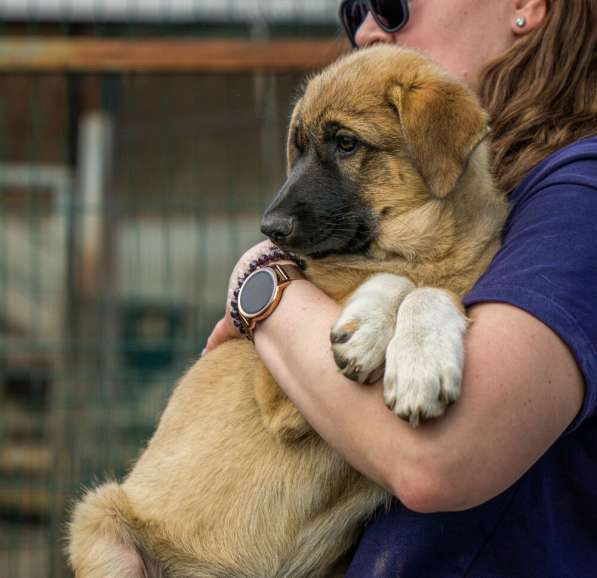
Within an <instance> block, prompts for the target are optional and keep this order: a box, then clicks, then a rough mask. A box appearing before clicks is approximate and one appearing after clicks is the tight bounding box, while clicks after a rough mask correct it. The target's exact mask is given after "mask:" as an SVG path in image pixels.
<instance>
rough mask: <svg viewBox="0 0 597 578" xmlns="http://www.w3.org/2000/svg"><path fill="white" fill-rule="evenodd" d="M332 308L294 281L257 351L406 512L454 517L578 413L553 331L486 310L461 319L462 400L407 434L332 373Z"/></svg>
mask: <svg viewBox="0 0 597 578" xmlns="http://www.w3.org/2000/svg"><path fill="white" fill-rule="evenodd" d="M339 313H340V307H339V306H338V305H337V304H336V303H335V302H333V301H331V300H330V299H329V298H327V296H325V295H324V294H323V293H322V292H321V291H320V290H319V289H317V288H316V287H315V286H314V285H312V284H311V283H309V282H307V281H295V282H293V283H291V285H290V286H289V287H288V288H287V289H286V291H285V293H284V297H283V299H282V301H281V303H280V305H279V306H278V308H277V309H276V311H275V312H274V313H273V314H272V315H271V316H270V317H269V318H268V319H267V320H266V321H264V322H263V323H261V324H260V325H259V328H258V330H257V331H256V334H255V344H256V347H257V350H258V352H259V354H260V356H261V358H262V359H263V361H264V362H265V364H266V366H267V367H268V369H269V370H270V372H271V373H272V375H273V376H274V378H275V379H276V381H277V382H278V384H280V386H281V387H282V388H283V389H284V390H285V391H286V393H287V394H288V396H289V397H290V398H291V399H292V401H293V402H294V403H295V404H296V405H297V407H298V408H299V409H300V411H301V412H302V413H303V414H304V415H305V417H306V418H307V420H308V421H309V422H310V423H311V425H312V426H313V427H314V429H315V430H316V431H318V432H319V433H320V435H321V436H322V437H323V438H324V439H325V440H326V441H327V442H328V443H329V444H330V445H331V446H332V447H334V448H336V449H337V450H338V451H339V452H340V453H341V454H342V455H343V456H344V457H345V458H346V459H347V460H348V461H349V462H350V463H351V464H352V465H353V466H354V467H355V468H356V469H358V470H359V471H361V472H362V473H363V474H365V475H366V476H368V477H370V478H372V479H374V480H375V481H377V482H378V483H379V484H381V485H383V486H385V487H386V488H388V489H389V490H390V491H391V492H392V493H393V494H394V495H396V496H397V497H398V498H399V499H400V500H401V501H402V502H403V503H404V504H405V505H406V506H407V507H409V508H411V509H413V510H416V511H420V512H432V511H447V510H461V509H466V508H470V507H473V506H475V505H478V504H480V503H482V502H485V501H486V500H488V499H490V498H492V497H494V496H495V495H497V494H498V493H500V492H501V491H503V490H504V489H506V488H507V487H508V486H509V485H511V484H512V483H513V482H514V481H516V480H517V479H518V478H519V477H520V476H521V475H522V474H524V472H525V471H526V470H527V469H528V468H529V467H530V466H531V465H532V464H533V463H534V462H535V461H536V460H537V459H538V458H539V457H540V456H541V455H542V454H543V453H544V452H545V451H546V450H547V448H548V447H549V446H550V445H551V444H552V443H553V442H554V441H555V440H556V439H557V438H558V436H559V435H560V434H561V433H562V432H563V431H564V429H565V428H566V427H567V426H568V425H569V424H570V422H571V421H572V420H573V419H574V417H575V415H576V414H577V413H578V411H579V409H580V407H581V404H582V399H583V391H584V387H583V379H582V376H581V374H580V372H579V370H578V368H577V365H576V362H575V360H574V358H573V356H572V354H571V353H570V352H569V350H568V349H567V347H566V346H565V345H564V344H563V342H562V341H561V340H560V339H559V338H558V337H557V335H556V334H555V333H554V332H553V331H552V330H551V329H549V328H548V327H547V326H545V325H544V324H542V323H541V322H540V321H538V320H537V319H535V318H534V317H532V316H531V315H528V314H527V313H525V312H524V311H522V310H520V309H518V308H516V307H512V306H510V305H506V304H500V303H484V304H479V305H475V306H473V307H471V308H470V310H469V312H468V314H469V317H471V318H472V320H473V323H472V324H471V326H470V328H469V330H468V334H467V337H466V344H465V371H464V380H463V388H462V396H461V398H460V400H459V401H458V402H457V403H456V404H455V405H454V406H453V407H452V408H450V409H449V410H448V412H447V413H446V415H445V416H444V417H441V418H439V419H437V420H433V421H430V422H428V423H425V424H423V425H421V426H420V427H419V428H418V429H412V428H411V427H410V426H409V425H408V424H407V423H405V422H403V421H401V420H400V419H398V418H397V417H396V416H394V415H393V414H392V413H391V412H390V411H389V410H388V409H387V408H386V407H385V405H384V402H383V392H382V387H381V385H380V384H377V385H374V386H363V385H359V384H357V383H354V382H352V381H349V380H347V379H346V378H344V377H343V376H342V375H341V374H339V373H338V371H337V368H336V365H335V363H334V360H333V357H332V355H331V351H330V343H329V332H330V327H331V326H332V324H333V323H334V322H335V320H336V319H337V317H338V315H339Z"/></svg>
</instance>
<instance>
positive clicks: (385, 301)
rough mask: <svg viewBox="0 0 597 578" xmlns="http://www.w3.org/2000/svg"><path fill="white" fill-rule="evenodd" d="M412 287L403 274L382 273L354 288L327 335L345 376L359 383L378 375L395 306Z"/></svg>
mask: <svg viewBox="0 0 597 578" xmlns="http://www.w3.org/2000/svg"><path fill="white" fill-rule="evenodd" d="M413 288H414V285H413V284H412V283H411V281H409V280H408V279H406V278H405V277H398V276H396V275H390V274H386V273H384V274H379V275H375V276H373V277H371V279H369V280H368V281H367V282H366V283H364V284H363V285H361V287H359V289H357V291H356V292H355V293H354V295H353V296H352V298H351V299H350V301H349V302H348V303H347V305H346V307H345V308H344V309H343V311H342V314H341V315H340V318H339V319H338V321H337V322H336V323H335V325H334V327H333V328H332V332H331V335H330V341H331V342H332V352H333V354H334V359H335V361H336V365H337V366H338V368H339V369H340V371H341V373H342V374H343V375H344V376H346V377H348V378H349V379H353V380H355V381H358V382H359V383H373V382H375V381H377V380H378V379H380V378H381V376H382V375H383V371H384V361H385V355H386V347H387V345H388V342H389V341H390V339H391V338H392V335H393V334H394V330H395V326H396V313H397V311H398V306H399V305H400V303H401V302H402V300H403V299H404V297H405V296H406V295H407V294H408V292H409V291H411V290H412V289H413Z"/></svg>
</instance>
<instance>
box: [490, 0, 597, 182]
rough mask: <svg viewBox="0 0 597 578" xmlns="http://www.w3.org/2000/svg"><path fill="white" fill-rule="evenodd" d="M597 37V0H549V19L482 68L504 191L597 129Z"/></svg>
mask: <svg viewBox="0 0 597 578" xmlns="http://www.w3.org/2000/svg"><path fill="white" fill-rule="evenodd" d="M596 38H597V2H596V0H572V1H570V0H547V15H546V20H545V22H544V24H543V26H541V27H540V28H538V29H536V30H534V31H533V32H530V33H529V34H527V35H525V36H524V37H522V38H521V39H520V40H519V41H518V42H516V43H515V44H514V46H512V47H511V48H510V50H508V51H507V52H506V53H505V54H503V55H502V56H501V57H499V58H498V59H496V60H494V61H492V62H491V63H489V64H488V66H487V67H486V68H485V70H484V71H483V74H482V78H481V90H480V96H481V102H482V103H483V105H484V106H485V107H486V109H487V110H488V111H489V113H490V115H491V128H492V149H493V159H492V166H493V170H494V173H495V175H496V177H497V180H498V183H499V184H500V185H501V187H502V188H503V189H504V190H505V191H511V190H512V189H513V188H514V187H515V186H516V185H517V184H518V183H519V182H520V180H521V179H522V178H523V177H524V175H525V174H526V173H527V172H528V171H529V170H530V169H531V168H532V167H533V166H535V165H536V164H537V163H538V162H540V161H541V160H542V159H544V158H545V157H546V156H548V155H549V154H550V153H552V152H554V151H555V150H557V149H558V148H560V147H562V146H564V145H567V144H569V143H572V142H574V141H576V140H578V139H581V138H583V137H588V136H590V135H596V134H597V59H596V51H597V41H596Z"/></svg>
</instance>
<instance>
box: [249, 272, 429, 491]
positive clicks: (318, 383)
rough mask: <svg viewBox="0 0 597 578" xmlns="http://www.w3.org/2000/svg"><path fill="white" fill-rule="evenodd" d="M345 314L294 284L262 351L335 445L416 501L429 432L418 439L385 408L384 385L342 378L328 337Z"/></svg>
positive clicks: (260, 337)
mask: <svg viewBox="0 0 597 578" xmlns="http://www.w3.org/2000/svg"><path fill="white" fill-rule="evenodd" d="M295 297H296V298H295ZM339 313H340V306H339V305H337V304H336V303H335V302H333V301H332V300H330V299H329V298H328V297H327V296H326V295H325V294H323V293H322V292H321V291H320V290H319V289H317V288H316V287H315V286H313V285H312V284H310V283H308V282H294V283H292V284H291V285H290V286H289V288H288V289H287V290H286V294H285V296H284V298H283V299H282V301H281V303H280V305H279V306H278V309H277V310H276V312H275V313H274V314H273V315H272V316H271V317H270V318H269V319H267V320H266V321H265V322H264V323H262V324H261V326H260V327H259V329H258V331H257V332H256V336H255V344H256V347H257V350H258V352H259V354H260V356H261V357H262V359H263V360H264V362H265V364H266V366H267V367H268V369H269V370H270V372H271V373H272V375H273V376H274V378H275V379H276V381H277V382H278V383H279V384H280V385H281V387H282V388H283V389H284V390H285V391H286V393H287V394H288V396H289V397H290V399H292V401H293V402H294V403H295V404H296V405H297V407H298V408H299V410H300V411H301V413H303V415H304V416H305V417H306V419H307V420H308V421H309V423H310V424H311V425H312V426H313V428H314V429H315V430H316V431H317V432H318V433H319V434H320V435H321V436H322V437H323V438H324V439H325V440H326V441H327V442H328V443H329V444H330V445H331V446H332V447H334V448H335V449H336V450H337V451H339V452H340V453H341V454H342V455H343V456H344V457H345V458H346V459H347V461H349V462H350V463H351V464H352V465H353V466H354V467H355V468H356V469H358V470H359V471H361V472H362V473H364V474H365V475H367V476H368V477H369V478H371V479H373V480H375V481H376V482H378V483H379V484H380V485H382V486H385V487H386V488H388V489H390V490H391V491H393V492H395V493H398V494H399V497H400V498H402V499H403V500H407V501H408V500H411V496H410V489H409V488H410V485H411V484H413V481H414V480H417V472H416V471H413V469H409V468H414V466H415V465H416V462H417V456H416V451H417V450H416V444H414V443H413V442H414V441H415V438H422V437H425V434H424V433H423V429H424V428H420V429H419V430H417V432H416V433H415V432H414V431H413V430H412V428H411V427H410V426H409V425H408V424H407V423H406V422H403V421H402V420H400V419H399V418H397V417H396V416H395V415H394V414H392V413H391V412H390V411H389V410H388V409H387V408H386V407H385V405H384V402H383V392H382V388H381V385H380V384H375V385H360V384H358V383H355V382H353V381H350V380H348V379H346V378H345V377H344V376H343V375H341V374H340V373H339V372H338V370H337V367H336V365H335V362H334V359H333V356H332V353H331V349H330V341H329V333H330V328H331V326H332V324H333V323H334V322H335V321H336V319H337V318H338V315H339ZM389 456H391V458H392V459H388V458H389ZM396 464H400V465H401V467H400V468H397V467H396ZM416 483H417V485H420V484H422V483H424V481H423V480H417V482H416ZM419 489H420V486H419Z"/></svg>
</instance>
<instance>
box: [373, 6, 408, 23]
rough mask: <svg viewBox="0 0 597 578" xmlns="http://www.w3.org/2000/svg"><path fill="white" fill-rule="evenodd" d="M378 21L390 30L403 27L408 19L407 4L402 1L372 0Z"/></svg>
mask: <svg viewBox="0 0 597 578" xmlns="http://www.w3.org/2000/svg"><path fill="white" fill-rule="evenodd" d="M371 10H372V11H373V12H374V14H375V17H376V19H377V20H378V22H379V23H380V24H383V26H384V27H385V28H387V29H388V30H396V29H397V28H400V27H402V26H403V25H404V24H405V23H406V20H407V19H408V14H407V10H408V8H407V7H406V3H405V2H403V1H401V0H371Z"/></svg>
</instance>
